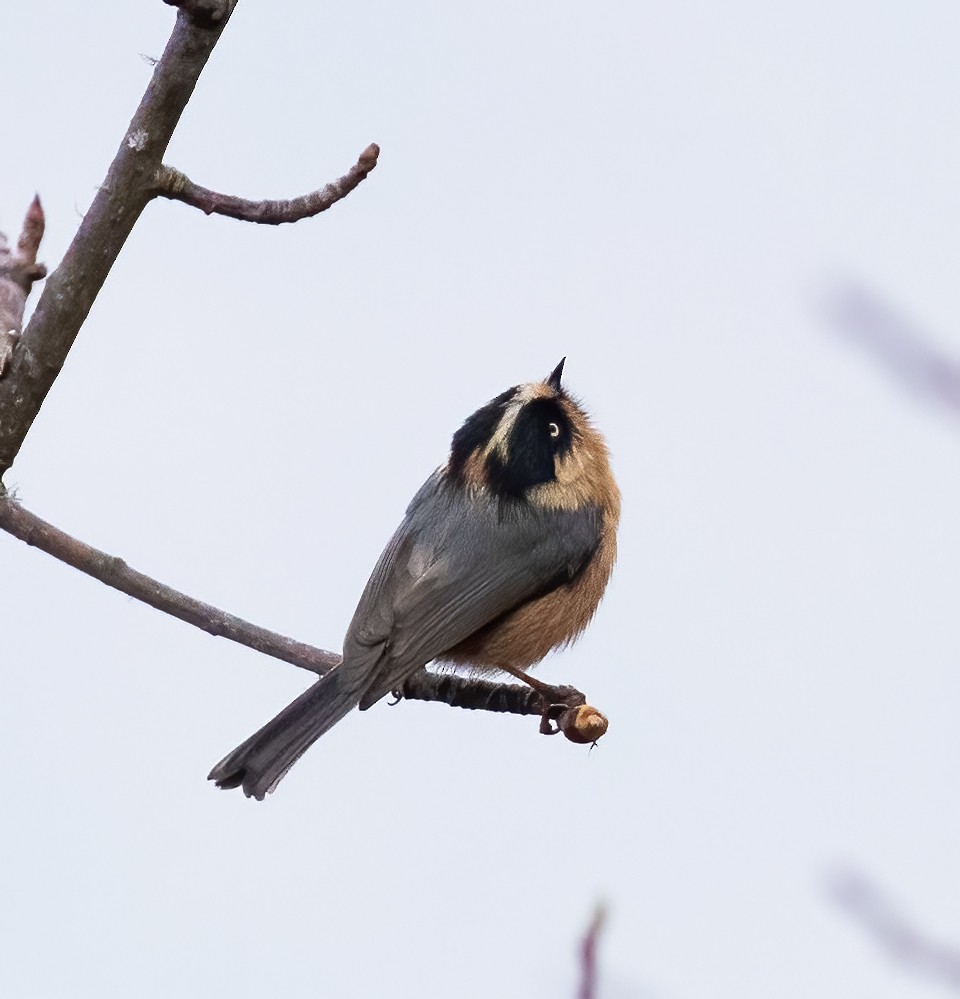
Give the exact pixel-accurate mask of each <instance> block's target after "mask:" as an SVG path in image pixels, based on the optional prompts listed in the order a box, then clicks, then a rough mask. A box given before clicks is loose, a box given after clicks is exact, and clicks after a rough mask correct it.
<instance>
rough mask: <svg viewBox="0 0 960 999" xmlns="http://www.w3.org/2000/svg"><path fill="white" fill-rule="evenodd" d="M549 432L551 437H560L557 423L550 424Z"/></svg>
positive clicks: (548, 426)
mask: <svg viewBox="0 0 960 999" xmlns="http://www.w3.org/2000/svg"><path fill="white" fill-rule="evenodd" d="M547 432H548V433H549V434H550V436H551V437H559V436H560V428H559V427H558V426H557V425H556V423H548V424H547Z"/></svg>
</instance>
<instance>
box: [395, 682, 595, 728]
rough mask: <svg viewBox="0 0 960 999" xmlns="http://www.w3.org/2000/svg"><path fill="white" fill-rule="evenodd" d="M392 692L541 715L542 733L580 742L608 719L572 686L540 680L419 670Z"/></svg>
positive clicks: (455, 704) (459, 705)
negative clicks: (525, 681)
mask: <svg viewBox="0 0 960 999" xmlns="http://www.w3.org/2000/svg"><path fill="white" fill-rule="evenodd" d="M394 696H395V697H396V698H397V699H398V700H400V699H403V700H408V701H441V702H442V703H444V704H449V705H450V706H451V707H454V708H468V709H470V710H476V711H501V712H507V713H509V714H514V715H539V716H540V731H541V732H542V733H543V734H544V735H556V734H557V733H558V732H563V734H564V735H565V736H566V737H567V738H568V739H569V740H570V741H571V742H577V743H580V744H581V745H585V744H591V745H592V744H593V743H595V742H596V741H597V740H598V739H599V738H600V737H601V736H602V735H604V733H605V732H606V731H607V725H608V723H607V719H606V718H605V717H604V716H603V715H602V714H601V713H600V712H599V711H598V710H597V709H596V708H594V707H591V706H590V705H589V704H587V699H586V697H584V695H583V694H581V693H580V691H579V690H577V689H576V688H574V687H568V686H559V687H554V686H551V685H550V684H546V683H538V684H537V687H536V688H535V687H528V686H526V685H525V684H517V683H501V682H497V681H493V680H480V679H477V678H476V677H472V676H460V675H458V674H457V673H429V672H427V670H425V669H422V670H419V671H418V672H416V673H414V674H413V675H412V676H410V677H408V678H407V679H406V680H404V681H403V683H402V684H401V685H400V687H398V688H397V690H395V691H394Z"/></svg>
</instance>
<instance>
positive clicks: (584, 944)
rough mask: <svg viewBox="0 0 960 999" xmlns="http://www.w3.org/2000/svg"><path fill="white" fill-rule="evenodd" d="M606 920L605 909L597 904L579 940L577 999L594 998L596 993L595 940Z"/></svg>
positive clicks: (600, 904) (597, 938)
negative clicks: (581, 938) (578, 985)
mask: <svg viewBox="0 0 960 999" xmlns="http://www.w3.org/2000/svg"><path fill="white" fill-rule="evenodd" d="M605 922H606V909H605V908H604V906H603V904H602V903H598V904H597V908H596V910H595V911H594V913H593V919H591V920H590V925H589V926H588V927H587V932H586V933H585V934H584V935H583V940H582V941H581V942H580V992H579V994H578V999H596V995H597V941H598V940H599V939H600V933H601V931H602V930H603V924H604V923H605Z"/></svg>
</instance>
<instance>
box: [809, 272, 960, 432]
mask: <svg viewBox="0 0 960 999" xmlns="http://www.w3.org/2000/svg"><path fill="white" fill-rule="evenodd" d="M825 309H826V314H827V318H828V319H830V321H831V322H832V323H833V325H834V327H835V328H836V330H837V332H838V333H839V334H840V335H841V336H843V337H844V338H845V339H847V340H849V341H850V342H851V343H853V344H855V345H856V346H857V347H859V348H861V349H862V350H866V351H867V352H868V353H869V354H871V355H872V356H873V357H874V358H875V359H876V360H877V361H878V362H879V363H880V364H882V365H883V366H884V367H885V368H886V369H887V371H888V372H889V373H890V375H891V376H892V377H894V378H895V379H896V380H897V381H898V382H899V383H900V384H901V385H903V386H904V387H905V388H907V389H910V390H912V391H913V392H915V393H916V394H917V395H919V396H922V397H923V398H925V399H927V400H930V401H934V402H939V403H942V404H945V405H946V406H947V407H949V408H950V409H951V410H953V412H954V413H955V414H960V360H958V359H957V358H955V357H950V356H948V355H947V354H946V353H945V352H944V351H943V350H941V349H940V348H939V347H937V346H936V345H935V344H934V343H933V341H932V340H931V338H930V337H929V336H928V335H927V334H926V333H925V332H924V331H923V330H921V329H919V328H918V327H917V325H916V323H914V322H912V321H911V320H909V319H907V318H906V317H905V316H903V315H901V314H900V313H898V312H897V310H896V309H894V308H893V306H891V305H890V304H889V303H887V302H884V301H883V300H882V299H880V298H879V297H878V296H877V295H875V294H874V293H873V292H872V291H870V290H869V289H867V288H864V287H861V286H859V285H856V284H853V283H852V282H847V283H844V284H841V285H839V286H838V287H837V288H835V289H834V290H833V292H832V293H831V294H830V296H829V297H828V299H827V302H826V306H825Z"/></svg>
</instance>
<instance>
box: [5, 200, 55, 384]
mask: <svg viewBox="0 0 960 999" xmlns="http://www.w3.org/2000/svg"><path fill="white" fill-rule="evenodd" d="M44 225H45V220H44V217H43V207H42V206H41V204H40V196H39V195H37V196H36V197H34V199H33V201H32V202H30V207H29V208H28V209H27V214H26V217H25V218H24V220H23V228H22V229H21V231H20V238H19V239H18V240H17V245H16V247H14V249H13V250H11V249H10V247H9V245H8V243H7V237H6V236H5V235H4V234H3V233H2V232H0V378H3V376H4V375H5V374H6V373H7V369H8V368H9V366H10V360H11V358H12V356H13V350H14V348H15V347H16V345H17V342H18V340H19V339H20V325H21V323H22V322H23V310H24V308H26V304H27V296H28V295H29V294H30V291H31V289H32V288H33V284H34V282H35V281H39V280H41V279H42V278H44V277H46V276H47V269H46V267H44V265H43V264H38V263H37V252H38V251H39V249H40V242H41V240H42V239H43V229H44Z"/></svg>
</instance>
